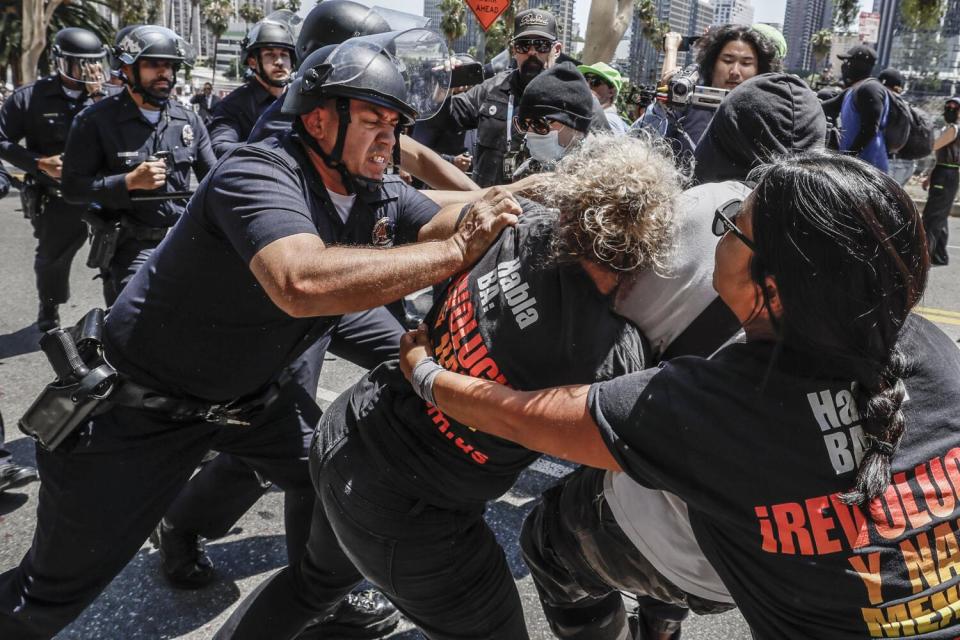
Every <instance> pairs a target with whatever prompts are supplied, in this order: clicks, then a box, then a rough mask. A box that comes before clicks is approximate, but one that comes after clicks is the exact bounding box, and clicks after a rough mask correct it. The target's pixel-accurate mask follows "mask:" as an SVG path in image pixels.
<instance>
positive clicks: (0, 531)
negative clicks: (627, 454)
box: [0, 193, 960, 640]
mask: <svg viewBox="0 0 960 640" xmlns="http://www.w3.org/2000/svg"><path fill="white" fill-rule="evenodd" d="M951 223H952V224H951V233H952V237H953V238H954V242H955V243H956V246H954V247H952V249H951V254H952V255H953V258H954V260H953V265H952V266H949V267H940V268H937V269H935V270H934V271H933V272H932V274H931V278H930V285H929V287H928V292H927V294H926V296H925V298H924V300H923V302H922V309H923V310H924V311H923V312H924V313H925V314H927V315H928V316H929V317H930V318H931V319H933V320H934V321H936V322H937V323H938V324H939V325H940V326H941V327H942V328H943V329H944V330H945V331H946V332H947V333H948V334H949V335H950V336H952V337H953V338H954V339H955V340H956V339H957V338H960V277H958V275H960V273H958V272H960V266H958V265H960V220H957V219H954V220H952V221H951ZM34 243H35V241H34V239H33V238H32V235H31V229H30V226H29V223H28V222H27V221H26V220H24V219H23V217H22V215H21V214H20V212H19V200H18V198H17V197H16V193H13V194H11V195H10V196H9V197H7V198H6V199H5V200H2V201H0V300H2V312H0V411H2V413H3V415H4V417H5V418H6V422H7V438H8V445H9V448H10V449H12V450H13V452H14V454H15V456H16V458H17V459H18V460H19V461H21V462H23V463H28V464H32V462H33V444H32V442H31V441H30V440H28V439H27V438H25V437H23V436H22V435H21V434H20V433H19V431H18V430H17V429H16V426H15V425H16V421H17V419H18V418H19V417H20V416H21V415H22V414H23V412H24V410H25V409H26V408H27V406H28V405H29V403H30V402H31V401H32V400H33V398H34V397H35V396H36V394H37V393H38V392H39V390H40V389H41V388H42V386H43V385H44V384H46V382H48V381H49V379H50V378H51V373H50V369H49V366H48V364H47V363H46V360H45V358H44V357H43V355H42V354H41V353H40V352H39V351H38V350H37V349H38V347H37V340H38V338H39V336H40V333H39V332H38V331H37V329H36V326H35V325H34V322H35V320H36V311H37V303H36V292H35V289H34V283H33V271H32V261H33V250H34ZM85 256H86V249H85V248H84V249H82V250H81V253H80V255H79V256H78V259H77V260H76V261H75V263H74V270H73V274H72V279H71V284H72V298H71V300H70V302H69V303H68V304H66V305H64V306H63V307H61V317H62V318H63V321H64V323H72V322H75V321H76V320H77V319H79V317H80V316H81V315H82V314H83V313H84V312H85V311H87V310H88V309H90V308H91V307H94V306H101V305H102V302H103V301H102V298H101V294H100V287H99V282H98V281H94V280H93V276H94V272H93V271H92V270H90V269H87V268H86V267H85V266H83V262H84V259H85ZM361 373H362V371H361V370H360V369H358V368H357V367H355V366H353V365H352V364H350V363H348V362H345V361H343V360H339V359H337V358H334V357H329V359H328V361H327V363H326V364H325V365H324V371H323V376H322V378H321V381H320V388H319V389H318V399H319V401H320V402H321V404H324V405H325V404H328V403H329V402H330V401H331V400H333V399H334V398H335V397H336V395H337V394H338V393H339V392H340V391H342V390H343V389H345V388H347V387H349V386H350V385H351V384H352V383H353V382H354V381H355V380H356V379H357V377H358V376H359V375H360V374H361ZM568 471H569V467H568V466H567V465H565V464H563V463H558V462H556V461H549V460H543V461H541V462H540V463H538V464H537V465H535V466H534V467H533V468H532V469H531V470H529V471H527V472H526V473H525V474H524V475H523V476H522V477H521V479H520V480H519V481H518V483H517V485H516V486H515V487H514V488H513V489H512V490H511V491H510V492H509V493H508V494H507V495H506V496H504V497H503V498H501V499H500V500H498V501H497V502H495V503H493V504H491V505H490V508H489V511H488V514H487V519H488V521H489V522H490V524H491V526H492V527H493V529H494V530H495V531H496V533H497V535H498V536H499V538H500V540H501V542H502V544H503V545H504V547H505V548H506V549H507V555H508V557H509V559H510V564H511V567H512V569H513V573H514V576H515V577H516V580H517V585H518V587H519V589H520V593H521V595H522V597H523V600H524V606H525V610H526V614H527V623H528V627H529V629H530V637H531V638H532V640H547V639H549V638H553V635H552V634H551V633H550V631H549V630H548V629H547V626H546V623H545V622H544V619H543V616H542V614H541V612H540V606H539V603H538V601H537V599H536V595H535V593H534V589H533V586H532V584H531V582H530V578H529V576H528V575H527V571H526V568H525V567H524V565H523V562H522V561H521V560H520V557H519V553H518V550H517V545H516V539H517V535H518V533H519V528H520V524H521V522H522V521H523V518H524V517H525V515H526V514H527V513H528V512H529V510H530V509H531V508H532V506H533V504H534V502H535V500H536V496H537V495H538V494H539V493H540V492H542V491H543V490H544V489H545V488H547V487H548V486H550V485H551V484H552V483H554V482H556V480H557V478H558V477H560V476H562V475H563V474H565V473H567V472H568ZM38 487H39V485H38V484H33V485H30V486H28V487H25V488H24V489H20V490H14V491H11V492H7V493H4V494H0V572H2V571H6V570H7V569H10V568H11V567H14V566H15V565H16V564H17V563H18V562H19V561H20V558H21V557H22V556H23V554H24V553H25V552H26V550H27V548H28V547H29V544H30V540H31V537H32V534H33V529H34V524H35V510H36V504H37V502H36V501H37V490H38ZM108 491H109V487H104V492H108ZM282 513H283V512H282V496H281V494H280V493H278V492H276V491H270V492H268V493H267V494H266V495H265V496H264V497H263V498H262V499H261V500H260V501H259V502H258V503H257V504H256V505H255V506H254V508H253V509H251V510H250V511H249V512H248V513H247V514H246V515H245V516H244V517H243V518H242V519H241V520H240V521H239V522H238V523H237V525H236V526H235V527H234V529H233V530H232V531H231V532H230V534H229V535H228V536H226V537H225V538H222V539H219V540H215V541H211V542H209V543H208V549H209V553H210V556H211V558H212V559H213V561H214V562H215V563H216V566H217V578H216V581H215V582H214V583H213V584H212V585H210V586H209V587H207V588H205V589H202V590H200V591H195V592H185V591H176V590H173V589H171V588H169V587H168V586H167V585H166V584H165V583H164V582H163V580H162V579H161V578H160V576H159V574H158V563H159V558H158V555H157V553H156V552H155V551H154V550H153V549H152V548H151V547H150V545H149V544H146V545H144V546H143V547H142V548H141V549H140V551H139V552H138V553H137V555H136V556H135V557H134V558H133V560H131V562H130V564H129V565H128V566H127V567H126V569H124V571H123V572H122V573H120V575H118V576H117V577H116V579H114V581H113V582H112V583H111V584H110V586H109V587H108V588H107V589H106V591H105V592H104V593H103V594H102V595H101V596H100V597H99V598H98V599H97V600H96V601H95V602H94V603H93V604H92V605H91V606H90V607H89V608H88V609H87V610H86V611H85V612H84V614H83V615H82V616H80V618H78V619H77V620H76V621H75V622H74V623H73V624H71V625H70V626H69V627H67V628H66V629H65V630H64V631H63V632H61V633H60V634H59V635H58V636H57V638H60V639H64V640H66V639H71V640H81V639H82V640H94V639H96V640H112V639H124V640H128V639H129V640H134V639H148V638H149V639H161V638H162V639H172V638H189V639H191V640H201V639H204V638H210V637H212V636H213V634H214V632H215V631H216V629H218V628H219V626H220V624H221V623H222V622H223V621H224V620H225V619H226V617H227V616H228V615H229V614H230V612H231V611H232V610H233V608H234V607H235V606H236V605H237V603H238V602H239V601H240V599H241V598H243V597H244V596H245V595H246V594H247V593H249V592H250V591H251V590H252V589H253V588H254V587H256V585H257V584H259V583H260V582H261V581H262V580H263V579H264V578H265V577H267V576H268V575H270V573H271V572H273V571H275V570H276V569H278V568H280V567H281V566H283V565H284V564H285V557H286V556H285V551H284V540H283V525H282V522H283V518H282ZM388 637H389V638H392V639H396V640H399V639H403V640H415V639H418V638H421V637H422V636H421V635H420V634H419V632H417V631H416V630H415V629H413V628H412V627H411V626H410V625H409V624H402V625H401V626H400V627H399V628H398V630H397V631H395V632H394V633H393V634H391V635H390V636H388ZM684 638H687V639H688V640H708V639H723V640H749V638H750V634H749V631H748V630H747V627H746V625H745V623H744V622H743V619H742V618H741V617H740V616H739V614H738V613H737V612H736V611H733V612H730V613H727V614H724V615H719V616H710V617H703V618H701V617H696V616H692V617H691V619H690V621H689V622H688V623H687V624H686V625H685V626H684ZM4 640H6V639H4ZM10 640H14V639H10Z"/></svg>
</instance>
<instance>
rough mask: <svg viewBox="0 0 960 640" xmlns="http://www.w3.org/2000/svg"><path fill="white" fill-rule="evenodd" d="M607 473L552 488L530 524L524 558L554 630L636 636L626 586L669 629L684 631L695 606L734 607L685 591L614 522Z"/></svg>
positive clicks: (564, 638)
mask: <svg viewBox="0 0 960 640" xmlns="http://www.w3.org/2000/svg"><path fill="white" fill-rule="evenodd" d="M603 475H604V472H603V471H599V470H597V469H589V468H586V467H584V468H581V469H579V470H577V471H576V472H575V473H574V474H572V475H571V476H570V477H569V478H567V479H566V480H564V482H563V483H561V484H559V485H557V486H556V487H553V488H552V489H550V490H548V491H547V492H546V493H545V494H544V495H543V501H542V502H541V503H540V504H539V505H537V507H536V508H535V509H534V510H533V511H532V512H531V513H530V515H529V516H527V520H526V521H525V522H524V524H523V531H522V533H521V534H520V548H521V549H522V551H523V559H524V560H525V561H526V563H527V566H528V567H529V568H530V575H531V577H532V578H533V582H534V585H536V587H537V592H538V593H539V595H540V602H541V604H542V605H543V612H544V614H545V615H546V617H547V620H548V621H549V623H550V628H551V629H552V630H553V633H554V634H556V636H557V637H558V638H560V639H561V640H623V639H625V638H628V637H629V636H628V635H627V618H626V611H625V609H624V606H623V596H622V595H621V591H625V592H627V593H632V594H635V595H637V596H638V602H639V605H640V609H641V612H642V613H643V615H644V618H645V619H646V620H648V621H651V622H655V623H656V624H655V626H656V628H657V630H659V631H664V632H669V631H674V630H676V629H679V625H680V622H681V621H682V620H683V619H684V618H686V616H687V614H688V609H692V610H693V611H696V612H697V613H721V612H723V611H727V610H729V609H732V608H733V605H731V604H725V603H720V602H713V601H710V600H706V599H704V598H699V597H697V596H694V595H692V594H689V593H685V592H684V591H682V590H681V589H680V588H679V587H677V586H676V585H674V584H673V583H672V582H670V581H669V580H668V579H667V578H666V577H664V576H663V575H662V574H660V573H659V572H658V571H657V570H656V569H655V568H654V567H653V565H651V564H650V561H649V560H647V559H646V558H645V557H644V556H643V554H641V553H640V551H639V550H638V549H637V547H636V545H634V544H633V543H632V542H631V541H630V539H629V538H627V536H626V534H624V532H623V530H622V529H621V528H620V526H619V525H618V524H617V522H616V520H614V518H613V514H612V513H611V512H610V508H609V506H607V503H606V500H605V499H604V498H603ZM651 515H652V514H651Z"/></svg>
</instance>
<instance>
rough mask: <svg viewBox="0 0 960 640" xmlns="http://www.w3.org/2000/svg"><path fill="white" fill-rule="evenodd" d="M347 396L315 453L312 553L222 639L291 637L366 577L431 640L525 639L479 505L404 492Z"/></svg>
mask: <svg viewBox="0 0 960 640" xmlns="http://www.w3.org/2000/svg"><path fill="white" fill-rule="evenodd" d="M346 405H347V395H346V394H344V395H342V396H340V398H338V399H337V401H336V402H334V404H333V405H332V406H331V407H330V409H329V410H328V411H327V412H326V413H325V414H324V418H323V419H322V420H321V422H320V427H319V428H318V430H317V434H318V435H317V440H316V442H315V444H314V447H313V449H312V451H311V456H310V470H311V474H312V476H313V479H314V483H315V486H316V490H317V496H318V499H317V506H316V508H315V509H314V521H313V527H312V528H311V530H310V541H309V543H308V545H307V553H306V555H305V556H304V557H303V559H302V560H301V562H299V563H298V564H296V565H292V566H290V567H287V568H285V569H283V570H281V571H280V572H279V573H277V574H275V575H274V576H273V577H272V578H271V579H270V580H269V582H268V583H266V584H265V585H263V587H262V588H261V589H259V590H258V592H256V593H254V594H252V595H251V597H250V598H248V599H247V600H246V601H245V602H244V603H243V604H242V605H241V606H240V608H238V609H237V611H236V612H235V613H234V615H233V616H232V617H231V619H230V620H228V622H227V624H226V625H225V626H224V628H223V629H221V630H220V633H219V634H218V635H217V638H221V639H224V638H233V639H248V638H259V639H263V640H268V639H269V640H280V639H282V638H293V637H295V636H296V634H297V633H298V631H300V629H301V628H302V627H303V626H304V625H305V624H307V623H309V622H310V620H312V619H313V618H315V617H317V616H318V615H321V614H323V613H324V612H326V611H329V610H330V609H331V608H332V607H333V606H334V605H335V604H336V602H337V601H338V600H339V599H340V598H341V597H342V596H343V595H344V594H346V593H348V592H349V591H350V590H351V589H352V588H353V587H354V586H355V585H356V584H358V583H359V582H360V581H361V580H362V579H363V578H366V579H367V580H369V581H370V582H371V583H373V584H374V585H376V586H377V587H378V588H379V589H380V590H381V591H383V593H384V594H386V595H387V597H388V598H390V600H391V601H392V602H393V603H394V604H396V606H397V608H399V609H400V610H401V611H402V612H403V613H404V615H406V616H407V617H408V618H409V619H410V620H412V621H413V622H414V623H415V624H416V625H417V626H418V627H419V628H420V629H421V630H422V631H423V633H424V634H425V635H426V636H427V637H428V638H430V639H431V640H481V639H482V640H524V639H525V638H527V637H528V635H527V631H526V626H525V624H524V619H523V608H522V606H521V603H520V597H519V594H518V593H517V589H516V585H515V583H514V580H513V576H512V575H511V573H510V569H509V567H508V565H507V561H506V557H505V555H504V553H503V549H501V547H500V545H499V544H497V541H496V539H495V537H494V535H493V532H492V531H491V530H490V528H489V527H488V526H487V524H486V522H485V521H484V519H483V509H482V507H479V506H472V507H468V506H466V505H464V506H463V507H460V508H454V507H451V506H447V507H438V506H434V505H431V504H429V503H427V502H425V501H424V500H422V499H418V498H416V497H412V496H409V495H406V494H404V493H403V492H400V491H397V489H396V482H395V481H394V480H393V477H392V475H391V471H390V469H389V467H387V466H385V465H384V464H382V463H379V462H377V461H376V460H374V459H373V458H371V455H370V453H369V451H367V450H365V449H364V447H363V445H362V443H361V442H360V441H359V438H357V436H356V435H355V433H353V434H348V433H347V430H348V428H350V427H349V426H348V425H347V423H346V417H347V407H346Z"/></svg>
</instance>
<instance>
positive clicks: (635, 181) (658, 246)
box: [528, 135, 688, 273]
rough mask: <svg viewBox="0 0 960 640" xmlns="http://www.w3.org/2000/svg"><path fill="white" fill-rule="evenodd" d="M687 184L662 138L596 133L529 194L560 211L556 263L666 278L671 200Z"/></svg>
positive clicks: (670, 247) (670, 244)
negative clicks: (587, 264) (581, 261)
mask: <svg viewBox="0 0 960 640" xmlns="http://www.w3.org/2000/svg"><path fill="white" fill-rule="evenodd" d="M687 180H688V176H686V175H685V174H684V173H682V172H681V171H680V170H679V169H677V167H676V165H675V163H674V157H673V153H672V152H671V151H670V149H669V147H668V146H667V145H665V144H663V143H662V141H660V140H655V139H653V138H651V137H650V136H645V137H640V138H635V137H630V136H622V135H621V136H613V135H591V136H588V137H587V138H585V139H584V140H583V142H582V143H581V144H580V146H579V148H578V149H577V150H576V151H574V152H572V153H570V154H568V155H567V156H565V157H564V158H563V159H562V160H561V161H560V163H559V164H558V165H557V169H556V172H555V173H554V174H552V175H548V176H544V177H543V180H541V181H539V182H538V183H537V184H536V186H535V187H534V188H533V189H532V190H531V191H529V192H528V195H529V196H530V197H531V198H533V199H534V200H537V201H539V202H542V203H543V204H545V205H547V206H548V207H552V208H554V209H558V210H559V211H560V228H559V230H558V232H557V234H556V240H555V246H556V254H557V258H558V259H560V260H564V261H568V260H578V259H580V258H586V259H588V260H592V261H594V262H597V263H599V264H602V265H605V266H607V267H609V268H612V269H615V270H617V271H636V272H639V271H646V270H654V271H656V272H657V273H663V272H664V271H666V264H667V261H668V258H669V255H670V252H671V249H672V238H671V236H672V233H671V232H672V229H673V222H672V221H673V201H674V198H675V197H676V196H677V195H678V194H679V193H680V191H681V190H682V189H683V188H684V186H685V184H686V182H687Z"/></svg>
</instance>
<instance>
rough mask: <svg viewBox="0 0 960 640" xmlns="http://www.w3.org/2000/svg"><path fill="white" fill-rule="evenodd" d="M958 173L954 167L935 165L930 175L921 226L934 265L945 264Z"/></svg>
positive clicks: (948, 259)
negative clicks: (925, 234)
mask: <svg viewBox="0 0 960 640" xmlns="http://www.w3.org/2000/svg"><path fill="white" fill-rule="evenodd" d="M958 183H960V171H958V170H957V169H956V168H954V167H945V166H943V165H939V164H938V165H937V166H936V167H934V168H933V172H932V173H931V174H930V190H929V192H928V195H927V204H926V205H925V206H924V207H923V226H924V228H925V229H926V230H927V249H928V250H929V251H930V261H931V262H933V263H934V264H947V263H948V262H949V261H950V256H949V255H948V254H947V236H948V234H949V230H950V228H949V222H948V221H949V219H950V210H951V209H952V208H953V201H954V199H955V198H956V196H957V186H958Z"/></svg>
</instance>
